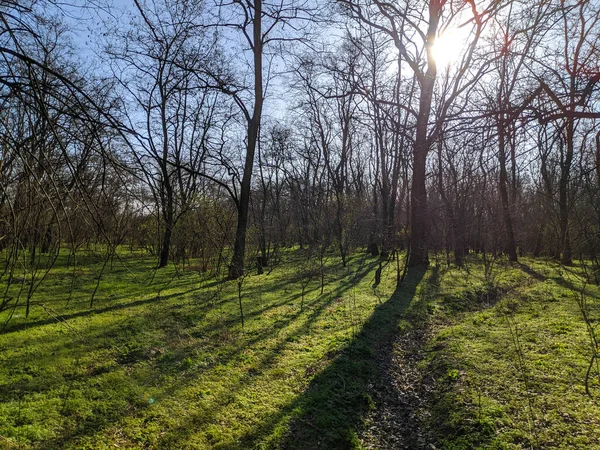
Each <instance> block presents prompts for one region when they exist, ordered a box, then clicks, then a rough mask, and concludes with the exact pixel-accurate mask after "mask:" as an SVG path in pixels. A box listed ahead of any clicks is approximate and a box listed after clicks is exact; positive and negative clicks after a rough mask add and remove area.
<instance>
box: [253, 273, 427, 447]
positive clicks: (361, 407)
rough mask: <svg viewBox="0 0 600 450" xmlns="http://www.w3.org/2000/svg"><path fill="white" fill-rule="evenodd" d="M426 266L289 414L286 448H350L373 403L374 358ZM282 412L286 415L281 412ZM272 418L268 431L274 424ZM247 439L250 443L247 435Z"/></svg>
mask: <svg viewBox="0 0 600 450" xmlns="http://www.w3.org/2000/svg"><path fill="white" fill-rule="evenodd" d="M425 272H426V268H415V269H412V270H411V271H409V273H408V274H407V277H406V279H405V281H404V282H403V284H402V286H400V287H399V288H398V289H396V291H395V292H394V294H392V296H391V298H390V299H389V300H388V301H386V302H385V303H383V304H382V305H380V306H378V307H377V308H376V310H375V311H374V313H373V315H372V316H371V318H370V319H369V320H368V321H367V323H366V324H365V325H364V327H363V329H362V331H361V332H360V333H359V334H358V335H357V336H356V337H355V338H354V340H353V341H352V342H351V343H350V344H349V345H348V346H347V347H346V348H344V349H343V350H342V351H341V352H340V353H339V354H337V355H335V356H334V359H333V360H332V361H331V362H330V363H329V364H328V365H327V368H326V369H325V370H323V371H322V372H321V373H319V374H318V375H316V376H315V378H314V379H313V380H312V381H311V383H310V384H309V386H308V388H307V390H306V391H305V392H304V393H303V394H302V395H301V396H300V397H299V398H298V399H297V400H296V401H295V402H294V403H293V404H292V405H289V407H288V408H285V410H286V411H294V413H293V417H292V420H291V423H290V432H289V433H288V435H287V436H286V437H285V438H284V439H283V442H282V444H281V448H284V449H318V448H322V449H348V448H352V447H353V444H354V442H353V440H355V439H356V434H355V430H358V429H359V428H360V426H361V423H362V419H363V418H364V416H365V415H366V413H367V412H368V410H369V408H370V405H371V400H370V397H369V395H368V392H369V383H370V382H371V381H372V380H373V379H374V377H376V376H377V366H376V355H377V351H378V349H379V348H381V347H382V346H385V345H387V344H388V343H389V342H390V341H391V340H392V339H393V337H394V335H395V333H396V332H397V330H398V322H399V320H400V319H401V317H402V315H403V313H404V312H405V311H406V309H407V308H408V306H409V305H410V303H411V301H412V300H413V298H414V296H415V292H416V289H417V286H418V284H419V283H420V281H421V280H422V279H423V276H424V275H425ZM282 413H285V411H284V412H282ZM280 419H281V418H278V417H273V418H272V419H271V420H269V421H268V423H266V424H265V427H263V429H262V430H261V431H259V433H262V432H264V428H268V427H272V426H275V424H276V423H278V421H279V420H280ZM245 440H250V441H251V440H252V437H251V436H246V439H245Z"/></svg>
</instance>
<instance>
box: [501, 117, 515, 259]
mask: <svg viewBox="0 0 600 450" xmlns="http://www.w3.org/2000/svg"><path fill="white" fill-rule="evenodd" d="M503 119H504V117H503V116H502V117H501V120H500V121H499V123H498V160H499V163H500V183H499V190H500V200H501V202H502V219H503V221H504V228H505V232H506V252H507V253H508V259H509V260H510V261H517V259H518V258H517V245H516V243H515V235H514V232H513V225H512V218H511V215H510V204H509V201H508V186H507V185H508V173H507V171H506V130H505V129H504V127H505V124H504V120H503Z"/></svg>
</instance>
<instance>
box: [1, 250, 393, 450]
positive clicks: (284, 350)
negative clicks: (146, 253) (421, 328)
mask: <svg viewBox="0 0 600 450" xmlns="http://www.w3.org/2000/svg"><path fill="white" fill-rule="evenodd" d="M124 258H125V257H124ZM301 260H302V255H301V253H300V252H295V253H293V254H290V255H288V257H287V261H286V264H284V265H283V266H281V267H278V268H277V269H275V270H274V271H273V272H272V273H271V274H270V275H266V274H265V275H260V276H259V275H254V274H252V275H250V276H248V277H247V278H246V279H245V280H244V284H243V286H242V293H243V298H242V303H243V307H244V315H245V327H244V329H243V330H242V327H241V321H240V313H239V306H238V297H237V292H238V291H237V288H238V286H237V282H235V281H233V282H217V281H216V280H211V279H203V277H202V276H201V274H198V273H196V272H187V271H179V274H178V275H177V274H176V273H175V271H174V269H173V267H170V268H168V269H164V270H161V271H159V272H158V273H156V274H154V271H153V264H154V261H152V260H150V259H147V258H146V259H140V257H139V255H134V256H133V257H131V258H125V265H124V266H123V265H121V264H116V265H115V266H114V269H113V270H112V271H107V272H106V273H105V274H104V275H103V278H102V280H101V285H100V287H99V289H98V294H97V295H96V298H95V301H94V307H93V308H92V309H89V303H90V296H91V293H92V291H93V289H94V287H95V283H96V276H97V274H98V271H99V269H98V268H99V267H100V265H101V261H93V260H90V261H85V262H83V263H82V262H80V265H79V268H78V269H77V270H76V271H75V272H73V271H72V269H69V268H66V267H61V266H60V264H59V265H58V266H57V268H56V269H54V270H53V272H52V273H51V274H50V275H49V276H48V278H47V280H46V282H45V283H44V284H43V285H42V287H41V288H40V289H39V291H38V292H37V293H36V294H35V295H34V297H33V306H32V309H31V314H30V317H29V318H28V319H25V318H24V316H23V314H24V313H23V310H22V308H21V307H19V308H17V310H16V311H15V314H14V316H13V319H12V320H11V322H10V323H9V325H8V327H7V329H6V330H5V332H4V333H3V334H2V335H0V436H2V437H1V438H0V441H1V443H0V447H1V446H3V445H7V446H10V445H12V446H13V447H15V448H17V447H18V446H21V448H78V449H79V448H109V447H110V448H112V447H113V446H114V445H117V446H119V447H120V448H251V447H264V448H269V447H276V446H277V445H278V443H279V442H280V441H281V440H282V439H284V436H285V435H287V434H286V433H287V430H288V424H289V422H290V419H291V417H293V416H294V415H297V414H298V413H299V411H300V410H301V409H302V406H301V405H302V402H300V401H299V399H301V398H302V397H303V394H304V392H305V390H306V389H307V386H308V384H309V382H310V381H311V379H314V378H315V376H318V375H319V374H320V373H322V372H323V371H324V370H326V368H327V367H328V366H329V363H330V362H331V361H332V360H335V359H336V356H335V355H337V354H338V353H339V352H340V350H341V349H343V348H345V347H346V346H348V344H349V343H350V342H352V341H353V339H354V338H355V337H356V336H357V335H358V334H359V333H360V330H361V329H362V327H363V325H364V323H365V322H366V321H367V320H368V319H369V317H370V316H371V315H372V313H373V311H374V309H375V308H376V306H377V305H378V296H376V295H375V293H374V290H373V288H372V287H371V286H372V282H373V272H374V266H375V264H376V261H375V260H374V259H364V258H362V257H358V256H357V257H355V258H353V259H352V261H351V264H350V267H348V268H342V267H341V266H340V265H339V264H338V263H337V261H336V260H334V259H333V258H330V263H329V264H328V267H327V270H326V274H327V276H326V281H327V284H326V286H325V289H324V292H323V294H321V292H320V285H319V282H318V280H316V279H315V281H314V282H311V284H309V286H308V292H307V294H306V297H305V300H304V305H303V308H302V310H301V309H300V302H301V295H300V280H301V278H300V277H299V276H298V273H296V268H297V267H300V266H301V264H300V262H301ZM390 275H391V274H390ZM71 285H74V286H75V290H74V291H73V293H72V294H70V293H69V292H68V291H69V289H70V286H71ZM393 287H394V286H393V279H392V277H389V279H386V280H384V282H383V283H382V285H381V286H379V287H378V288H377V289H378V291H377V292H378V294H379V295H387V296H389V294H391V292H393ZM13 288H14V289H17V288H18V286H16V287H13ZM0 319H2V317H0Z"/></svg>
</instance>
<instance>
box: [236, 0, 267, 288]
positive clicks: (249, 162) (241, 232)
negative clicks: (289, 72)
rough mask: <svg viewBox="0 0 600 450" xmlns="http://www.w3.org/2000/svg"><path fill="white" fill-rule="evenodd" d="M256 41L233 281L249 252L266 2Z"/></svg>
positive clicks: (258, 2) (258, 5)
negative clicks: (247, 240)
mask: <svg viewBox="0 0 600 450" xmlns="http://www.w3.org/2000/svg"><path fill="white" fill-rule="evenodd" d="M252 24H253V28H254V29H253V40H254V46H253V48H252V53H253V56H254V108H253V110H252V117H251V118H250V119H249V120H248V142H247V145H246V160H245V163H244V175H243V177H242V184H241V186H240V200H239V202H238V215H237V228H236V231H235V243H234V245H233V257H232V259H231V265H230V266H229V278H230V279H232V280H235V279H237V278H239V277H240V276H242V275H243V274H244V255H245V251H246V231H247V229H248V210H249V206H250V187H251V185H250V183H251V181H252V169H253V167H254V153H255V151H256V143H257V141H258V134H259V131H260V122H261V116H262V106H263V72H262V58H263V43H262V0H255V1H254V18H253V19H252Z"/></svg>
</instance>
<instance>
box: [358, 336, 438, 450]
mask: <svg viewBox="0 0 600 450" xmlns="http://www.w3.org/2000/svg"><path fill="white" fill-rule="evenodd" d="M426 342H427V330H426V329H413V330H410V331H408V332H404V333H401V334H399V335H398V336H396V338H395V339H394V341H393V342H392V343H390V344H389V345H388V346H386V348H381V349H380V351H379V355H378V358H377V364H378V365H379V372H380V377H379V378H378V379H377V380H376V381H375V382H374V383H373V384H372V385H371V386H369V391H370V392H369V393H370V395H371V398H372V400H373V403H374V407H373V409H372V410H371V411H370V413H369V415H368V416H367V418H366V420H365V427H364V429H363V430H362V432H361V434H360V436H359V439H360V441H361V443H362V445H363V446H364V447H365V448H367V449H435V448H436V447H435V446H434V445H433V439H432V438H431V436H430V435H429V433H428V432H427V430H425V429H423V427H422V423H423V422H424V419H425V418H426V415H427V410H426V403H425V399H426V393H427V392H428V391H430V389H431V388H432V385H433V381H434V380H433V378H432V377H431V376H429V377H428V376H427V375H426V374H425V373H423V369H422V368H421V367H423V366H424V365H421V367H420V366H419V362H420V361H422V360H423V359H424V358H425V351H424V348H425V344H426Z"/></svg>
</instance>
